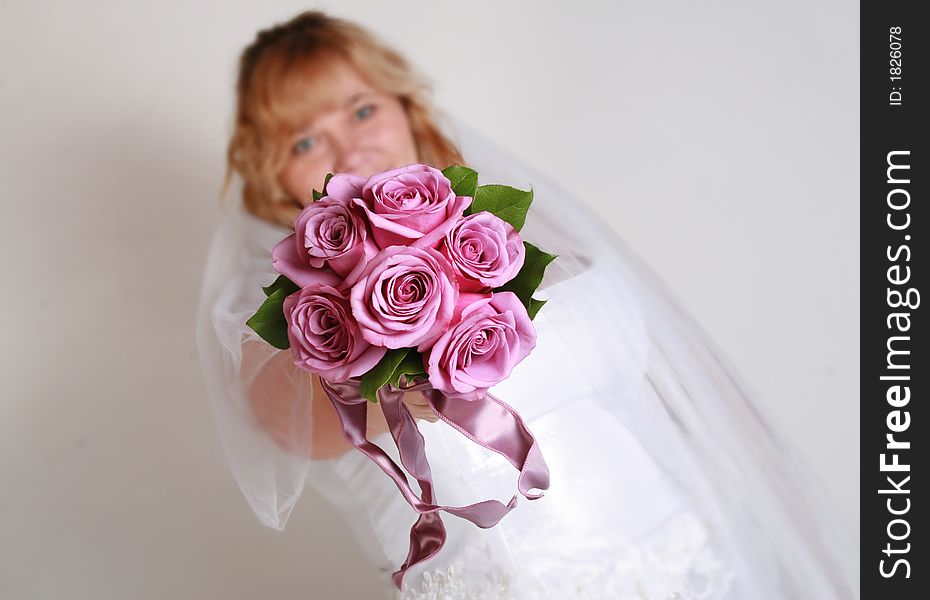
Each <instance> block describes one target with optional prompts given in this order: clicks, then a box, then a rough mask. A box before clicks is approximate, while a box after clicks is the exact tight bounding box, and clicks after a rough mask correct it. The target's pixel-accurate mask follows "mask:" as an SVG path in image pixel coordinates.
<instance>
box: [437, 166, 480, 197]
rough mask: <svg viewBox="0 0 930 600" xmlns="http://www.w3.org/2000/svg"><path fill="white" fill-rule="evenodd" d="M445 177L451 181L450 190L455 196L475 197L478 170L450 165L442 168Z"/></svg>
mask: <svg viewBox="0 0 930 600" xmlns="http://www.w3.org/2000/svg"><path fill="white" fill-rule="evenodd" d="M442 174H443V175H445V176H446V179H448V180H449V181H451V182H452V191H453V192H455V195H456V196H470V197H472V198H474V197H475V189H477V187H478V172H477V171H475V170H474V169H469V168H468V167H463V166H462V165H452V166H451V167H446V168H445V169H443V170H442Z"/></svg>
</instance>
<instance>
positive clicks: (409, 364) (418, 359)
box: [390, 349, 427, 385]
mask: <svg viewBox="0 0 930 600" xmlns="http://www.w3.org/2000/svg"><path fill="white" fill-rule="evenodd" d="M401 375H406V376H407V377H408V378H410V377H417V376H419V377H427V374H426V370H425V369H424V368H423V355H422V354H420V353H419V352H417V351H416V350H413V349H411V350H410V352H408V353H407V354H406V356H404V360H403V361H401V363H400V364H399V365H397V368H396V369H394V373H392V374H391V381H390V383H391V384H392V385H398V384H399V383H400V376H401Z"/></svg>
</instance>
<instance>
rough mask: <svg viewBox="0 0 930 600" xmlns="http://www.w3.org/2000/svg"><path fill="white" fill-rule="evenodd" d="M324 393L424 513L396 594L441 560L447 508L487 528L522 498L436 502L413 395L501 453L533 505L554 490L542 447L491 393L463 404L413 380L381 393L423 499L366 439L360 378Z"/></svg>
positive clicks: (352, 437)
mask: <svg viewBox="0 0 930 600" xmlns="http://www.w3.org/2000/svg"><path fill="white" fill-rule="evenodd" d="M321 382H322V385H323V390H324V391H325V392H326V395H327V396H328V397H329V399H330V401H332V403H333V406H334V407H335V409H336V412H337V414H338V415H339V420H340V421H341V422H342V429H343V434H344V435H345V437H346V439H347V440H348V441H349V442H350V443H351V444H352V445H353V446H355V447H356V448H358V449H359V450H361V451H362V452H363V453H364V454H365V455H366V456H368V458H370V459H371V460H372V461H374V463H375V464H377V465H378V466H379V467H380V468H381V470H383V471H384V472H385V473H387V474H388V476H390V477H391V479H393V480H394V483H395V484H396V485H397V487H398V489H399V490H400V492H401V494H402V495H403V496H404V498H405V499H406V500H407V502H409V503H410V506H412V507H413V509H414V510H415V511H417V513H418V514H419V517H418V518H417V521H416V523H414V524H413V526H412V527H411V528H410V550H409V551H408V553H407V560H406V561H405V562H404V564H403V565H401V567H400V568H399V569H398V570H397V571H395V572H394V574H393V575H392V578H393V581H394V585H395V586H396V587H397V589H399V590H402V589H403V579H404V574H405V573H406V572H407V570H408V569H410V568H411V567H413V566H414V565H416V564H418V563H421V562H423V561H425V560H427V559H429V558H431V557H433V556H435V555H436V554H437V553H438V552H439V551H440V550H441V549H442V546H443V544H445V541H446V528H445V525H444V524H443V522H442V518H441V517H440V515H439V513H440V511H446V512H448V513H450V514H453V515H456V516H458V517H461V518H463V519H467V520H469V521H471V522H472V523H474V524H475V525H477V526H478V527H481V528H484V529H487V528H489V527H494V526H495V525H497V523H498V522H499V521H500V520H501V519H502V518H503V517H504V515H506V514H507V513H509V512H510V511H511V510H513V508H514V507H515V506H516V505H517V494H514V495H513V498H511V499H510V502H508V503H507V504H503V503H501V502H499V501H497V500H485V501H482V502H478V503H476V504H470V505H468V506H440V505H437V504H434V496H433V480H432V474H431V472H430V466H429V461H428V460H427V459H426V450H425V445H424V440H423V435H422V434H421V433H420V430H419V429H417V424H416V420H415V419H414V418H413V416H412V415H411V414H410V411H409V410H408V409H407V406H406V405H405V404H404V403H403V396H404V394H405V393H406V392H420V393H422V394H423V397H424V398H425V399H426V401H427V403H428V404H429V407H430V408H431V409H432V410H433V412H434V413H436V415H437V416H438V417H439V418H440V419H442V420H443V421H445V422H446V423H448V424H449V425H451V426H452V427H454V428H455V429H457V430H458V431H460V432H461V433H462V434H463V435H465V436H466V437H467V438H469V439H471V440H472V441H473V442H475V443H476V444H478V445H480V446H483V447H485V448H487V449H488V450H492V451H494V452H497V453H498V454H500V455H501V456H503V457H504V458H506V459H507V460H508V461H510V463H511V464H512V465H513V466H514V467H515V468H516V469H517V470H518V471H520V476H519V478H518V479H517V489H518V490H519V491H520V493H521V494H523V495H524V496H526V497H527V498H528V499H530V500H536V499H537V498H541V497H542V496H543V494H542V492H540V493H531V492H530V490H532V489H538V490H547V489H549V468H548V467H547V466H546V461H545V460H544V459H543V456H542V453H541V452H540V450H539V445H538V444H537V443H536V439H535V438H534V437H533V434H532V433H530V431H529V429H528V428H527V427H526V424H525V423H524V422H523V419H521V418H520V415H519V414H518V413H517V411H515V410H514V409H513V408H511V407H510V406H508V405H507V404H505V403H504V402H502V401H501V400H499V399H497V398H495V397H494V396H492V395H491V394H487V395H485V396H484V398H481V399H479V400H457V399H450V398H448V397H446V395H445V394H443V393H442V392H440V391H438V390H435V389H433V388H432V386H430V384H429V382H421V383H414V384H412V385H409V386H405V387H402V388H401V389H397V388H394V387H391V386H384V387H382V388H381V389H380V390H378V398H379V400H380V401H381V406H382V410H383V411H384V417H385V420H386V421H387V424H388V428H389V429H390V431H391V436H392V437H393V438H394V442H395V443H396V444H397V450H398V453H399V455H400V461H401V463H402V464H403V465H404V468H405V469H407V472H409V473H410V474H411V475H412V476H413V477H414V478H415V479H416V480H417V483H418V484H419V486H420V491H421V494H420V495H417V494H416V493H415V492H414V491H413V489H412V488H411V487H410V483H409V482H408V481H407V476H406V474H405V473H404V471H403V470H402V469H401V468H400V467H399V466H398V465H397V463H395V462H394V461H393V460H392V459H391V457H390V456H388V455H387V453H386V452H385V451H384V450H383V449H381V447H380V446H378V445H377V444H373V443H372V442H370V441H369V440H368V439H367V438H366V436H365V433H366V428H367V412H368V407H367V404H366V403H367V402H368V400H366V399H365V398H363V397H362V395H361V393H360V392H359V384H358V382H357V381H351V380H350V381H347V382H345V383H331V382H329V381H326V380H321Z"/></svg>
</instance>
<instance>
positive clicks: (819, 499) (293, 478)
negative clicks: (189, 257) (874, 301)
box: [197, 121, 858, 600]
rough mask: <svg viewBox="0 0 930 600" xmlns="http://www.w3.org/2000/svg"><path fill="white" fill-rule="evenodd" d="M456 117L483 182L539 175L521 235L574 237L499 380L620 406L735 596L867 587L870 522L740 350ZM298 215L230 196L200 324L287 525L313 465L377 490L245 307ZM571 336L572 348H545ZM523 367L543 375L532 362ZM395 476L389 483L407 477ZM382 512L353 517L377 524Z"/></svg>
mask: <svg viewBox="0 0 930 600" xmlns="http://www.w3.org/2000/svg"><path fill="white" fill-rule="evenodd" d="M451 132H452V137H454V138H455V139H457V140H458V141H459V143H460V147H461V149H462V152H463V155H464V156H465V159H466V162H467V163H468V165H469V166H471V167H472V168H474V169H476V170H477V171H478V173H479V177H480V183H482V184H484V183H504V184H507V185H512V186H515V187H522V188H524V189H525V188H527V187H530V186H531V187H532V188H533V189H534V192H535V195H534V202H533V205H532V207H531V209H530V212H529V215H528V219H527V223H526V226H525V228H524V229H523V231H522V232H521V235H522V236H523V238H524V239H526V240H528V241H531V242H533V243H534V244H535V245H537V246H539V247H540V248H542V249H543V250H545V251H547V252H552V253H555V254H558V255H559V258H558V260H556V261H555V262H554V263H553V264H552V265H551V266H550V267H549V269H548V270H547V272H546V278H545V279H544V282H543V286H542V288H541V290H540V292H539V294H538V295H539V296H540V297H543V298H547V299H549V300H550V302H549V303H548V304H547V305H546V306H545V307H543V309H542V311H541V312H540V314H539V316H537V323H538V325H537V326H538V328H539V329H540V338H539V345H538V346H537V351H536V352H535V353H534V354H536V355H538V356H535V357H534V355H531V357H530V358H529V359H527V361H525V362H526V363H528V364H527V366H524V364H521V365H519V366H518V367H517V368H516V369H515V371H514V376H513V377H512V378H511V379H510V380H508V381H505V382H504V383H502V384H500V385H499V386H497V387H495V388H494V389H493V390H492V391H493V392H494V393H495V395H497V396H498V397H500V398H501V399H503V400H504V401H506V402H508V403H510V404H512V405H513V406H514V407H515V408H517V409H518V410H519V411H520V412H521V414H522V415H523V416H524V418H525V419H526V420H527V422H531V420H532V419H533V418H534V417H538V416H540V415H544V414H546V413H547V412H551V411H554V410H556V409H557V408H558V407H559V406H562V405H566V404H570V403H573V402H579V401H580V400H581V399H582V398H583V399H585V400H586V401H589V402H594V403H596V404H597V406H598V408H599V409H602V410H603V413H604V414H609V415H611V416H612V417H613V418H615V419H616V420H617V421H619V422H620V423H621V424H622V426H623V427H624V428H625V430H626V431H629V432H631V434H632V436H634V437H635V440H636V441H637V442H638V444H639V446H641V447H642V449H644V451H645V453H647V454H648V455H649V457H650V458H651V459H652V460H653V461H655V463H656V464H658V465H659V467H660V468H661V470H662V471H663V472H664V473H665V474H666V476H667V477H668V478H669V479H670V480H672V481H674V482H675V484H676V486H677V487H678V488H679V489H680V490H682V491H683V493H684V494H685V495H686V496H687V497H688V499H689V502H691V503H692V504H693V506H694V507H695V508H696V510H697V511H699V512H700V513H701V514H702V515H703V517H704V519H706V521H707V522H708V523H709V525H710V527H711V529H712V530H713V531H714V532H715V543H716V545H717V546H718V550H719V552H720V553H721V554H722V555H723V556H725V557H726V560H727V561H728V563H729V564H731V565H733V566H734V569H735V570H736V571H737V572H738V573H741V574H742V579H741V580H738V581H737V582H736V583H735V585H734V587H733V588H732V589H731V593H732V594H733V596H732V597H734V598H749V597H751V598H773V599H774V598H792V599H802V598H810V599H817V600H826V599H831V598H843V599H847V598H854V597H858V555H857V546H858V544H857V543H855V542H856V540H855V537H854V535H853V534H852V532H850V531H849V530H847V529H846V528H844V527H843V524H842V523H841V519H840V518H839V517H838V516H837V515H836V512H835V510H834V508H833V507H832V506H830V504H829V503H828V502H826V501H825V500H824V497H823V495H822V493H821V492H820V491H819V486H818V485H817V484H816V482H815V481H813V479H812V478H811V477H810V476H809V475H808V473H807V471H806V469H805V468H804V466H803V465H801V464H799V463H798V461H797V459H796V458H795V457H794V456H793V455H792V454H791V453H790V451H789V450H788V449H787V448H786V447H785V446H784V444H783V443H782V442H781V441H780V440H779V438H778V436H777V435H776V434H775V433H774V432H773V431H772V429H771V426H770V424H769V423H770V421H769V420H768V419H767V418H766V417H765V415H764V412H763V411H761V410H760V408H759V406H757V404H756V403H755V402H754V401H753V399H751V398H749V397H747V395H746V393H745V392H744V391H743V390H744V386H742V385H741V383H740V381H739V379H738V377H737V376H736V375H735V373H734V370H733V368H732V367H731V366H730V365H729V364H728V363H727V362H726V360H725V359H724V358H723V357H722V356H721V354H720V352H719V351H718V350H717V348H715V346H714V345H713V343H712V342H711V341H710V340H709V338H708V336H707V335H706V334H705V333H704V332H703V331H702V330H701V329H700V328H699V327H698V326H697V325H696V324H695V323H694V322H693V321H692V320H691V319H690V318H689V317H688V315H687V314H686V313H685V312H684V311H683V310H682V309H681V308H680V307H679V306H678V305H677V304H676V302H675V301H674V299H673V297H672V296H671V295H670V294H669V292H668V291H667V289H666V288H665V287H664V286H663V285H662V284H661V282H660V281H658V280H657V278H656V277H655V276H654V275H653V274H652V272H651V271H650V270H649V269H648V267H646V266H645V265H644V264H642V262H641V261H640V260H639V259H638V258H637V257H636V256H635V254H634V253H633V252H632V251H630V249H629V248H627V247H626V246H625V245H623V244H622V243H621V242H620V241H619V240H618V239H617V238H616V236H615V235H613V234H612V233H611V232H609V231H608V230H607V229H606V227H605V226H604V225H603V224H602V223H601V221H600V220H599V219H597V218H595V217H594V216H593V215H591V214H590V213H589V212H588V211H587V210H585V208H584V206H583V205H582V204H581V203H580V202H578V201H574V202H573V201H572V197H571V194H568V193H567V192H565V191H564V190H562V189H560V188H559V187H558V186H557V185H556V184H554V183H553V182H551V181H549V180H548V178H546V177H545V176H544V175H542V174H540V173H537V172H533V171H531V170H530V169H528V168H525V167H524V166H522V165H521V164H520V162H519V161H518V160H516V159H514V158H513V157H512V156H508V155H507V154H506V153H504V152H502V151H501V150H500V149H499V148H496V147H495V146H494V145H492V144H491V143H489V142H488V141H487V140H485V139H483V138H482V137H481V136H480V135H478V134H477V133H476V132H475V131H473V130H471V129H469V128H468V127H467V126H466V125H464V124H463V123H460V122H457V121H456V122H455V124H454V125H453V126H452V128H451ZM567 208H570V210H567ZM288 233H289V231H288V230H286V229H283V228H281V227H278V226H275V225H271V224H268V223H266V222H263V221H260V220H258V219H256V218H254V217H251V216H249V215H247V214H245V213H244V212H243V211H242V209H241V207H240V206H239V204H238V202H232V203H230V205H229V206H228V207H227V209H226V211H225V213H224V215H223V217H222V221H221V224H220V225H219V227H218V229H217V231H216V234H215V238H214V241H213V244H212V246H211V249H210V255H209V259H208V263H207V267H206V273H205V277H204V284H203V290H202V299H201V306H200V311H199V316H198V331H197V336H198V345H199V348H200V352H201V360H202V363H203V368H204V374H205V379H206V382H207V386H208V392H209V395H210V400H211V403H212V405H213V409H214V414H215V416H216V421H217V427H218V432H219V435H220V438H221V440H222V443H223V447H224V450H225V453H226V458H227V461H228V464H229V467H230V469H231V470H232V473H233V475H234V476H235V478H236V481H237V482H238V484H239V486H240V488H241V490H242V492H243V494H244V496H245V498H246V500H247V501H248V503H249V505H250V506H251V508H252V510H253V511H254V512H255V514H256V515H257V516H258V518H259V519H260V520H261V521H262V523H264V524H265V525H267V526H269V527H273V528H276V529H283V528H284V527H285V524H286V522H287V518H288V515H289V514H290V511H291V509H292V508H293V507H294V505H295V503H296V501H297V499H298V497H299V496H300V493H301V491H302V489H303V486H304V484H305V483H306V482H310V483H311V484H312V485H315V486H318V488H319V490H320V491H321V493H322V494H323V495H324V496H325V497H327V498H329V499H330V500H331V501H333V502H334V504H336V505H337V506H339V507H340V509H342V510H345V511H357V510H364V506H365V505H364V503H363V504H352V503H351V502H349V501H344V499H343V498H342V496H341V492H342V491H343V490H340V486H341V485H343V484H345V483H346V482H347V481H350V480H351V479H352V478H353V477H354V476H355V474H354V473H353V472H350V470H351V469H360V468H363V467H360V466H359V465H360V464H361V463H360V462H359V461H360V460H362V459H360V458H359V457H356V456H354V455H353V456H352V457H351V458H347V459H325V460H310V459H308V458H307V449H309V448H310V446H311V442H312V440H313V436H317V435H326V434H327V432H321V431H318V430H315V429H314V427H313V423H314V419H313V415H314V414H318V413H317V412H316V411H320V410H325V408H326V406H325V403H326V402H328V400H326V399H325V398H324V397H322V394H320V395H318V396H317V397H314V394H313V389H312V388H311V385H310V377H309V376H308V375H307V374H306V373H303V372H302V371H299V370H298V369H296V368H295V367H294V366H293V365H292V364H291V362H290V358H289V352H286V351H285V352H279V351H277V350H275V349H274V348H272V347H271V346H269V345H268V344H266V343H265V342H263V341H262V340H261V339H259V338H258V337H257V336H256V335H255V333H254V332H252V331H251V329H249V328H248V327H247V326H246V325H245V321H246V319H248V318H249V317H250V316H251V315H252V313H253V312H254V311H255V309H256V308H257V307H258V306H259V305H260V304H261V302H262V300H263V299H264V294H263V293H262V290H261V288H260V286H262V285H268V284H269V283H271V282H272V281H273V280H274V278H275V277H276V273H274V271H273V270H272V269H271V257H270V252H271V248H272V246H273V245H274V244H275V243H277V242H278V241H280V239H282V238H283V237H284V236H285V235H287V234H288ZM557 345H558V346H562V350H563V351H562V352H561V353H552V352H549V351H547V350H546V347H547V346H548V347H549V348H552V347H554V346H557ZM549 363H551V364H549ZM521 369H525V371H526V373H530V374H533V376H532V377H520V373H519V372H520V371H521ZM536 374H545V375H543V376H541V377H536ZM553 382H555V383H554V385H556V386H558V387H559V388H561V389H553ZM563 382H564V383H563ZM560 384H561V385H560ZM256 406H265V407H268V408H267V409H265V410H260V411H256V410H255V407H256ZM270 423H271V424H273V423H277V424H278V426H276V427H275V426H269V424H270ZM281 423H285V425H284V426H282V425H281ZM434 425H435V424H429V429H430V436H428V437H433V438H435V439H440V440H441V441H442V444H443V445H444V446H445V447H446V448H453V450H450V452H451V453H452V454H455V452H456V451H455V450H454V448H457V447H458V446H457V444H459V443H460V440H458V439H457V438H456V437H455V436H458V434H457V433H455V432H450V431H447V430H444V429H442V428H439V427H438V426H436V427H434ZM531 428H532V425H531ZM421 429H422V427H421ZM269 431H274V432H275V433H274V435H270V434H269ZM329 433H332V432H329ZM459 437H460V436H459ZM541 444H542V450H543V453H544V455H545V454H546V445H545V443H543V441H542V440H541ZM352 452H353V453H355V454H358V453H357V452H355V451H354V450H353V451H352ZM463 452H465V453H464V454H460V455H459V458H458V459H456V460H458V461H459V462H458V463H457V464H458V468H459V472H463V471H464V472H465V473H466V474H467V475H468V476H469V477H480V476H481V471H480V469H479V468H478V467H474V468H472V467H471V466H470V464H469V463H468V461H473V460H475V456H476V455H475V454H472V453H469V452H466V451H463ZM450 455H451V454H450ZM357 459H358V460H357ZM547 459H548V456H547ZM430 460H431V462H432V461H433V460H434V457H433V456H432V455H431V456H430ZM439 460H440V461H441V460H442V459H441V457H440V458H439ZM613 460H616V461H623V460H624V457H623V456H622V455H621V456H617V457H615V458H614V459H613ZM434 470H435V472H436V473H437V475H436V485H437V490H443V489H450V488H452V487H454V486H455V485H457V484H456V482H455V481H452V480H451V479H453V478H449V479H450V480H449V481H444V480H442V479H441V477H442V476H441V473H442V469H441V466H440V467H439V468H437V469H434ZM369 474H370V472H369ZM611 475H612V474H611V473H609V472H608V473H603V474H602V476H603V477H605V478H610V477H611ZM609 483H611V484H615V485H617V487H618V488H620V489H622V488H623V487H624V486H623V482H609ZM458 485H460V486H464V485H465V484H458ZM557 485H559V481H558V480H556V479H554V480H553V486H557ZM384 486H385V487H383V488H379V489H381V491H382V492H383V493H385V494H388V493H392V494H396V489H392V485H390V484H389V483H387V482H385V483H384ZM444 486H445V488H444ZM450 495H451V492H450ZM465 496H466V497H470V496H467V494H466V495H465ZM482 499H483V498H482ZM546 501H547V500H546V499H545V498H543V499H541V500H538V501H535V502H541V503H545V502H546ZM521 508H523V509H525V506H521V507H518V508H517V509H516V511H515V513H518V512H519V511H520V510H521ZM410 515H411V521H412V515H413V513H412V512H411V513H410ZM375 518H376V517H372V516H370V517H369V520H367V521H366V520H359V519H353V520H352V525H353V526H354V527H356V528H357V531H358V532H359V533H360V534H364V532H365V529H366V528H367V527H372V526H375V525H373V523H374V521H372V519H375ZM511 518H512V515H508V516H507V517H505V519H504V521H502V524H503V523H505V522H506V521H507V520H508V519H511ZM450 519H451V518H450ZM407 526H409V523H408V524H407ZM451 537H452V536H451V535H450V543H451V542H452V539H451ZM400 541H401V542H404V543H405V541H406V540H400ZM384 545H385V546H388V545H390V543H389V542H387V541H385V542H384ZM401 545H403V544H401ZM402 549H403V548H401V550H402ZM366 550H367V551H369V552H371V553H372V559H373V560H375V561H379V562H382V563H383V562H384V556H388V557H391V560H395V559H396V557H397V556H398V554H397V552H398V550H397V548H393V549H392V548H387V547H386V548H385V549H384V552H383V554H379V553H378V552H377V551H376V550H374V549H368V548H367V547H366ZM506 553H507V549H505V554H506Z"/></svg>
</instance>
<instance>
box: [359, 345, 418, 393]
mask: <svg viewBox="0 0 930 600" xmlns="http://www.w3.org/2000/svg"><path fill="white" fill-rule="evenodd" d="M410 352H413V349H412V348H398V349H396V350H388V351H387V352H386V353H385V354H384V356H383V357H381V360H379V361H378V364H376V365H375V366H373V367H372V368H371V369H370V370H369V371H368V372H367V373H365V374H364V375H362V383H361V385H360V386H359V392H360V393H361V394H362V397H363V398H367V399H368V400H370V401H372V402H377V401H378V390H379V389H381V387H382V386H384V385H386V384H388V383H391V382H392V381H391V377H392V376H393V375H394V372H395V371H397V368H398V367H399V366H400V365H401V364H402V363H403V362H404V359H405V358H406V357H407V354H409V353H410ZM394 381H396V379H395V380H394Z"/></svg>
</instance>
